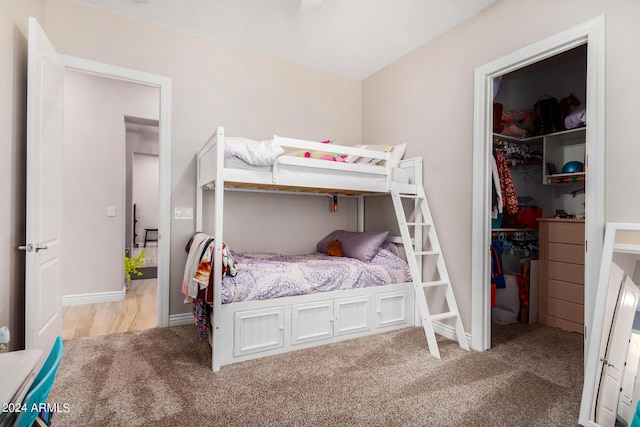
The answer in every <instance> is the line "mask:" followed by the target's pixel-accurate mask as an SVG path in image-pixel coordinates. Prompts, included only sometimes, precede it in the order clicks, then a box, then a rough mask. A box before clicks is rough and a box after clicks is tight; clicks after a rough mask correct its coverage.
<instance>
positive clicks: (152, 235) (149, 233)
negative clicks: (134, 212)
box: [144, 228, 158, 248]
mask: <svg viewBox="0 0 640 427" xmlns="http://www.w3.org/2000/svg"><path fill="white" fill-rule="evenodd" d="M148 242H156V244H157V243H158V229H157V228H145V229H144V247H145V248H146V247H147V243H148Z"/></svg>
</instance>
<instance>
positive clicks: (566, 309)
mask: <svg viewBox="0 0 640 427" xmlns="http://www.w3.org/2000/svg"><path fill="white" fill-rule="evenodd" d="M547 308H548V313H549V316H553V317H557V318H558V319H564V320H568V321H570V322H575V323H578V324H582V323H583V322H584V305H582V304H576V303H573V302H568V301H562V300H559V299H555V298H549V301H548V307H547Z"/></svg>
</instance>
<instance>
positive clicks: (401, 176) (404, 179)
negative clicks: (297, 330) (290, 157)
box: [224, 156, 411, 184]
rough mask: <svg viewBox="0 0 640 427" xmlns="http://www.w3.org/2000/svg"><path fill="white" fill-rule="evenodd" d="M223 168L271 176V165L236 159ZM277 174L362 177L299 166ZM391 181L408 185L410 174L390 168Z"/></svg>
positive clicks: (382, 179)
mask: <svg viewBox="0 0 640 427" xmlns="http://www.w3.org/2000/svg"><path fill="white" fill-rule="evenodd" d="M224 167H225V169H231V170H233V171H239V172H240V173H242V172H247V173H252V172H253V173H258V174H268V175H272V174H273V165H267V166H254V165H251V164H249V163H247V162H245V161H244V160H242V159H240V158H238V157H235V156H234V157H229V158H226V159H225V160H224ZM378 167H379V168H381V169H384V166H378ZM278 173H283V174H287V173H292V174H296V175H298V176H305V175H307V176H321V175H323V174H324V175H333V176H335V175H336V174H337V173H340V174H342V175H345V176H348V177H353V178H358V177H362V174H361V173H354V172H348V171H338V172H336V171H335V170H327V169H317V168H312V169H309V168H304V167H300V166H295V165H279V166H278ZM391 174H392V176H391V180H392V181H393V182H398V183H401V184H409V182H410V179H411V174H410V173H409V171H408V170H406V169H402V168H395V167H394V168H392V169H391ZM367 179H372V180H375V181H378V182H380V183H383V182H385V180H386V176H385V175H372V174H368V175H367Z"/></svg>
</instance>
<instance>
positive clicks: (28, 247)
mask: <svg viewBox="0 0 640 427" xmlns="http://www.w3.org/2000/svg"><path fill="white" fill-rule="evenodd" d="M43 249H49V247H48V246H47V245H41V244H40V243H36V245H35V246H34V245H33V243H27V244H26V245H20V246H18V250H21V251H27V252H34V251H35V252H38V251H41V250H43Z"/></svg>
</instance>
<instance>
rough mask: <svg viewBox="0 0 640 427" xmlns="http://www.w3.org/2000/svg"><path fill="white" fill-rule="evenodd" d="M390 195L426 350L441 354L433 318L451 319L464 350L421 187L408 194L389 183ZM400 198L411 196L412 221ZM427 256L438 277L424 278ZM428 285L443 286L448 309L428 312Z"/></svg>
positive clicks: (464, 339)
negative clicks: (433, 265) (427, 348)
mask: <svg viewBox="0 0 640 427" xmlns="http://www.w3.org/2000/svg"><path fill="white" fill-rule="evenodd" d="M391 198H392V200H393V206H394V209H395V212H396V217H397V219H398V226H399V228H400V234H401V236H402V243H403V245H404V249H405V254H406V257H407V262H408V264H409V270H410V271H411V277H412V279H413V287H414V290H415V294H416V302H417V304H418V308H419V310H420V317H421V320H422V327H423V328H424V332H425V335H426V337H427V344H428V345H429V351H430V352H431V354H432V355H433V356H435V357H437V358H438V359H439V358H440V350H439V349H438V343H437V341H436V336H435V331H434V325H433V322H434V321H440V320H444V319H454V321H455V327H454V333H455V336H456V338H457V340H458V344H459V345H460V347H462V348H464V349H465V350H469V343H468V342H467V337H466V334H465V332H464V327H463V325H462V319H461V318H460V313H459V311H458V304H457V303H456V299H455V296H454V294H453V288H452V287H451V283H450V281H449V273H448V272H447V267H446V265H445V262H444V257H443V256H442V253H441V250H440V242H439V241H438V236H437V234H436V229H435V226H434V224H433V218H432V216H431V210H430V209H429V204H428V203H427V197H426V195H425V192H424V187H423V186H422V185H416V192H415V194H407V193H402V192H401V191H399V190H398V187H397V186H396V185H395V184H392V186H391ZM403 199H413V200H414V212H413V215H412V216H413V222H407V216H406V213H405V207H404V205H403V202H402V201H403ZM410 227H411V228H413V236H412V235H411V233H410V231H409V228H410ZM423 231H426V236H427V239H426V241H425V243H426V244H427V245H429V246H430V249H429V250H422V243H423V242H422V236H423V233H422V232H423ZM428 258H432V259H433V258H435V269H436V272H437V273H436V275H437V276H438V279H437V280H432V281H428V282H423V281H422V266H423V264H424V263H423V261H424V260H425V259H428ZM418 263H420V264H418ZM429 288H442V289H443V290H444V296H445V301H446V303H447V309H446V310H447V311H445V312H443V313H438V314H431V313H430V310H429V305H428V303H427V298H426V294H425V290H426V289H429Z"/></svg>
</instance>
